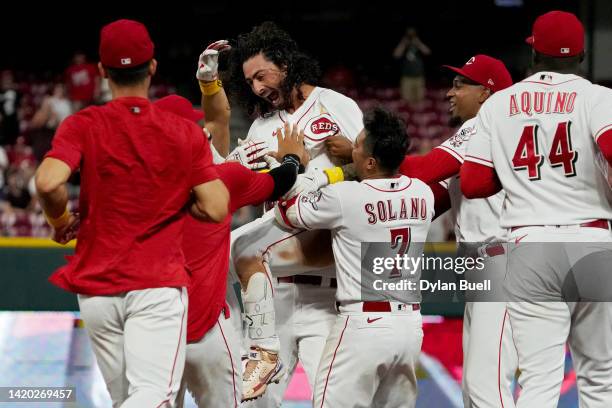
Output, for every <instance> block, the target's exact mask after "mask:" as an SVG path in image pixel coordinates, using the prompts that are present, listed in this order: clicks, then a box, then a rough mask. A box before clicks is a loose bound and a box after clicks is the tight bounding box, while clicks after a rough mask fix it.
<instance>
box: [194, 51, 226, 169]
mask: <svg viewBox="0 0 612 408" xmlns="http://www.w3.org/2000/svg"><path fill="white" fill-rule="evenodd" d="M229 49H230V46H229V44H228V42H227V41H226V40H220V41H215V42H214V43H212V44H210V45H209V46H208V47H206V49H205V50H204V52H202V54H200V58H199V60H198V70H197V72H196V78H197V79H198V82H199V84H200V90H201V91H202V110H203V111H204V113H205V114H206V125H205V128H206V129H207V130H208V132H209V133H210V134H211V136H212V139H211V143H212V145H213V146H214V148H215V150H217V152H218V153H219V154H220V155H221V156H223V157H226V156H227V154H228V153H229V145H230V143H229V137H230V132H229V121H230V116H231V109H230V105H229V101H228V99H227V95H226V94H225V90H224V89H223V87H222V84H221V81H220V80H219V73H218V68H219V64H218V58H219V53H220V52H223V51H225V50H229Z"/></svg>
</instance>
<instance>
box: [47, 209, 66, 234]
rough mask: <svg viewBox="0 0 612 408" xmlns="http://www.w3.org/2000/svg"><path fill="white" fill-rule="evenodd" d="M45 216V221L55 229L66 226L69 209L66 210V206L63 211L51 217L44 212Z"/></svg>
mask: <svg viewBox="0 0 612 408" xmlns="http://www.w3.org/2000/svg"><path fill="white" fill-rule="evenodd" d="M45 218H46V219H47V222H48V223H49V225H50V226H52V227H53V228H55V229H59V228H62V227H64V226H66V225H67V224H68V221H70V211H68V208H66V209H65V210H64V213H63V214H62V215H60V216H59V217H57V218H51V217H50V216H48V215H47V214H46V213H45Z"/></svg>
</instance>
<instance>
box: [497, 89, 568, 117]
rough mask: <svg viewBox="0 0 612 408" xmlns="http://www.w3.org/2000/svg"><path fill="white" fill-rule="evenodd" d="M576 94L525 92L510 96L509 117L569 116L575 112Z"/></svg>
mask: <svg viewBox="0 0 612 408" xmlns="http://www.w3.org/2000/svg"><path fill="white" fill-rule="evenodd" d="M576 97H577V93H576V92H563V91H547V92H544V91H523V92H520V93H513V94H510V99H509V110H510V111H509V114H508V116H516V115H527V116H533V115H534V114H553V113H554V114H558V113H561V114H567V113H572V112H573V111H574V107H575V106H576Z"/></svg>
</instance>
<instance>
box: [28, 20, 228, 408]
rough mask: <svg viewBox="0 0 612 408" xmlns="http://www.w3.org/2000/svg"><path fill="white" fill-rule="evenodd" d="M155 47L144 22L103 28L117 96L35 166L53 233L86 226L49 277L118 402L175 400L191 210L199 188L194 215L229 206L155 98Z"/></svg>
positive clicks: (59, 235)
mask: <svg viewBox="0 0 612 408" xmlns="http://www.w3.org/2000/svg"><path fill="white" fill-rule="evenodd" d="M153 49H154V46H153V42H152V41H151V39H150V37H149V34H148V32H147V29H146V28H145V26H144V25H142V24H140V23H138V22H136V21H132V20H118V21H115V22H113V23H111V24H108V25H106V26H105V27H104V28H102V31H101V36H100V64H99V69H100V72H101V74H102V76H103V77H105V78H108V79H109V83H110V87H111V91H112V94H113V100H112V101H110V102H109V103H107V104H106V105H104V106H101V107H90V108H87V109H84V110H82V111H80V112H78V113H77V114H75V115H72V116H70V117H68V118H67V119H65V120H64V122H62V125H61V126H60V128H59V129H58V131H57V133H56V135H55V138H54V140H53V146H52V149H51V151H50V152H49V153H48V154H47V156H46V158H45V159H44V160H43V162H42V163H41V165H40V168H39V169H38V171H37V174H36V188H37V191H38V194H39V196H40V198H41V204H42V207H43V210H44V212H45V214H46V216H47V219H48V221H49V223H50V224H51V226H52V227H53V229H54V238H55V240H57V241H58V242H62V243H64V242H67V240H68V239H70V238H72V236H73V235H74V234H78V243H77V247H76V252H75V255H74V256H73V257H72V258H71V259H70V261H69V263H68V265H66V266H64V267H62V268H60V269H59V270H58V271H56V272H55V273H54V274H53V276H52V277H51V282H53V283H54V284H56V285H57V286H59V287H61V288H64V289H66V290H68V291H71V292H74V293H77V294H78V301H79V308H80V311H81V316H82V318H83V320H84V322H85V325H86V328H87V331H88V334H89V337H90V339H91V342H92V347H93V350H94V353H95V355H96V359H97V362H98V365H99V367H100V370H101V372H102V375H103V377H104V380H105V382H106V385H107V388H108V390H109V392H110V395H111V398H112V401H113V406H115V407H119V406H121V407H162V406H164V407H172V406H175V399H176V396H177V393H178V390H179V386H180V380H181V377H182V373H183V367H184V362H185V327H186V324H185V322H186V318H187V294H186V290H185V288H186V286H187V283H188V276H187V273H186V270H185V260H184V257H183V254H182V251H181V247H180V240H181V238H182V230H183V221H184V215H185V211H183V210H184V208H185V207H186V205H187V203H188V202H189V201H190V195H192V196H193V197H194V198H193V199H192V200H193V204H191V205H190V206H189V207H190V210H191V212H192V214H194V215H196V216H198V217H199V218H202V219H206V220H208V221H213V222H219V221H222V220H223V219H224V218H225V217H226V216H227V206H228V193H227V189H226V188H225V186H224V185H223V183H222V182H221V181H219V180H218V178H217V173H216V171H215V170H214V168H213V167H212V163H211V153H210V149H209V146H208V142H207V141H206V139H205V138H203V137H202V131H201V129H200V128H199V127H198V126H196V125H194V124H193V123H190V122H188V121H186V120H185V119H183V118H180V117H178V116H176V115H173V114H171V113H168V112H166V111H163V110H161V109H159V108H157V107H156V106H153V105H152V104H151V102H150V101H149V100H148V99H147V95H148V88H149V84H150V81H151V77H152V75H153V74H154V73H155V70H156V67H157V62H156V60H155V59H154V58H153ZM77 169H80V171H81V195H80V210H81V215H80V228H79V219H78V218H77V217H76V216H75V215H74V214H71V213H69V212H68V211H67V210H66V203H67V196H68V195H67V190H66V185H65V183H66V181H67V180H68V178H69V177H70V175H71V173H72V172H74V171H76V170H77ZM191 193H193V194H191ZM77 230H78V232H77Z"/></svg>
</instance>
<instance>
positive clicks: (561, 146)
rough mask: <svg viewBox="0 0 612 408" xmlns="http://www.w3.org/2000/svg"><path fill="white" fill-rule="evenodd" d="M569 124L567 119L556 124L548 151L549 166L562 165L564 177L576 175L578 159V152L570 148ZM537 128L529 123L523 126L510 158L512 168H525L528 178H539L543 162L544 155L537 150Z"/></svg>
mask: <svg viewBox="0 0 612 408" xmlns="http://www.w3.org/2000/svg"><path fill="white" fill-rule="evenodd" d="M571 124H572V122H570V121H568V122H561V123H559V124H558V125H557V130H556V131H555V136H554V138H553V140H552V145H551V147H550V152H549V153H548V161H549V163H550V165H551V167H563V172H564V174H565V177H573V176H575V175H576V166H575V164H576V160H578V152H576V151H574V150H572V137H571V132H570V128H571ZM539 129H540V128H539V126H537V125H529V126H525V127H524V128H523V134H522V135H521V138H520V139H519V143H518V146H517V147H516V151H515V152H514V157H513V158H512V165H513V168H514V170H517V171H518V170H527V177H528V178H529V180H539V179H540V167H541V166H542V164H543V163H544V157H543V156H542V155H540V152H539V151H538V131H539Z"/></svg>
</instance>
